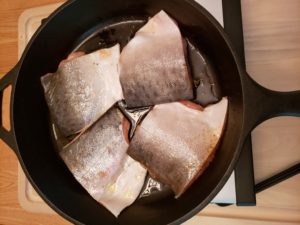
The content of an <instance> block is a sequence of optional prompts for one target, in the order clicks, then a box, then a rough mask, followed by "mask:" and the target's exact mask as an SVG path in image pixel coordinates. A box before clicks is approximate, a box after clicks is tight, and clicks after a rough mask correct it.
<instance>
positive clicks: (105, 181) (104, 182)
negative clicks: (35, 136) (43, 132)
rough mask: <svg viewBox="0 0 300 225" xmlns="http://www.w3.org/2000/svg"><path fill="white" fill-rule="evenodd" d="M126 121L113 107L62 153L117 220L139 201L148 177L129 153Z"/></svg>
mask: <svg viewBox="0 0 300 225" xmlns="http://www.w3.org/2000/svg"><path fill="white" fill-rule="evenodd" d="M124 120H125V117H124V116H123V114H122V113H121V112H120V111H119V110H118V109H117V108H115V107H113V108H111V109H110V110H109V111H108V112H107V113H105V114H104V115H103V116H102V117H101V118H100V119H99V120H98V121H97V122H96V123H94V124H93V125H92V126H91V127H90V128H88V129H87V130H86V131H84V132H83V133H82V134H80V135H79V136H77V137H76V138H75V139H74V140H73V141H72V142H71V143H69V144H68V145H66V146H65V147H64V148H63V149H62V150H61V151H60V152H59V154H60V156H61V158H62V159H63V161H64V162H65V164H66V165H67V167H68V168H69V170H70V171H71V173H72V174H73V175H74V177H75V178H76V180H77V181H78V182H79V183H80V184H81V185H82V186H83V187H84V188H85V189H86V190H87V192H88V193H89V194H90V195H91V196H92V197H93V198H94V199H95V200H96V201H98V202H99V203H101V204H102V205H103V206H104V207H106V208H107V209H108V210H109V211H110V212H111V213H112V214H114V215H115V216H116V217H117V216H118V215H119V214H120V212H121V211H122V210H123V209H125V208H126V207H127V206H129V205H130V204H132V203H133V202H134V201H135V199H136V198H137V197H138V195H139V193H140V191H141V189H142V187H143V184H144V180H145V176H146V173H147V170H146V169H145V168H144V167H143V166H142V165H141V164H140V163H139V162H137V161H135V160H133V159H132V158H131V157H129V156H128V155H127V153H126V151H127V148H128V143H127V141H126V138H125V136H124V135H125V134H124Z"/></svg>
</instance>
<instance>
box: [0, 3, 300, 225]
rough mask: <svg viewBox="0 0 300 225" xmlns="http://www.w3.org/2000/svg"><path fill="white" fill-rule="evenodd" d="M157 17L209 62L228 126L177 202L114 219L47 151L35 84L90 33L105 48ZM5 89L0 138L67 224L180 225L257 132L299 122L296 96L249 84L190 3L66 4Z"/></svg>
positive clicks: (160, 202) (148, 201)
mask: <svg viewBox="0 0 300 225" xmlns="http://www.w3.org/2000/svg"><path fill="white" fill-rule="evenodd" d="M161 9H163V10H165V11H166V12H167V13H168V14H169V15H171V16H172V17H173V18H174V19H175V20H176V21H177V22H178V23H179V26H180V28H181V30H182V33H183V34H184V35H185V36H186V37H188V38H190V39H192V40H193V41H194V42H195V43H196V45H199V46H201V48H202V49H204V51H205V53H206V54H207V55H208V56H209V57H210V59H211V61H212V62H213V64H214V66H215V69H216V70H217V72H218V74H219V81H220V84H221V86H222V92H223V94H224V95H226V96H228V99H229V111H228V119H227V126H226V129H225V132H224V136H223V139H222V142H221V144H220V147H219V150H218V152H217V154H216V157H215V159H214V160H213V162H212V163H211V165H210V166H209V168H208V169H207V170H206V171H205V172H204V174H203V175H202V176H201V177H200V178H199V179H198V180H197V181H196V182H195V183H194V184H193V185H192V186H191V188H189V189H188V190H187V191H186V193H185V194H183V195H182V197H180V198H179V199H177V200H175V199H174V197H173V196H172V195H167V196H164V197H161V198H157V197H155V196H149V197H147V198H143V199H139V200H138V201H137V202H136V203H134V204H133V205H132V206H130V207H129V208H128V209H126V210H125V211H124V212H122V213H121V215H120V216H119V218H118V219H116V218H114V216H113V215H112V214H110V213H109V212H108V211H107V210H105V209H104V207H102V206H101V205H100V204H98V203H97V202H96V201H94V200H93V199H92V198H91V197H90V196H89V195H88V194H87V193H86V192H85V190H84V189H83V188H82V187H81V186H80V184H79V183H77V181H76V180H75V179H74V178H73V177H72V175H71V173H70V172H69V171H68V170H67V168H66V166H65V165H64V163H63V162H62V161H61V160H60V159H59V158H58V156H57V155H56V153H55V151H54V150H53V143H52V141H51V138H50V137H51V135H50V130H49V124H48V108H47V105H46V102H45V100H44V95H43V90H42V86H41V84H40V77H41V76H42V75H44V74H45V73H48V72H51V71H55V70H56V68H57V66H58V64H59V62H60V61H61V60H62V59H64V58H65V57H66V55H67V54H68V53H69V52H70V51H72V50H74V48H76V43H77V45H78V43H81V42H82V41H84V38H85V37H83V36H82V35H83V34H85V35H88V34H89V32H90V30H91V29H92V28H94V27H96V26H98V29H101V26H102V29H105V27H108V28H109V29H111V31H109V32H108V33H107V35H106V37H104V42H107V43H109V44H111V43H110V42H112V40H115V39H117V40H119V41H122V40H123V41H124V42H126V41H128V39H129V38H130V35H131V34H130V32H128V29H127V28H126V27H128V26H129V27H130V24H136V22H137V21H140V20H141V18H142V19H143V20H146V19H147V17H148V16H152V15H154V14H155V13H157V12H158V11H159V10H161ZM114 27H115V28H114ZM122 28H124V29H122ZM125 28H126V29H125ZM92 30H93V29H92ZM126 30H127V31H126ZM114 38H115V39H114ZM153 47H155V46H153ZM9 85H12V94H11V108H10V110H11V111H10V121H11V130H10V131H7V130H5V129H4V128H3V127H2V126H1V128H0V137H1V138H2V139H3V140H4V141H5V142H6V143H7V144H8V145H9V146H10V147H11V148H12V149H13V150H14V151H15V153H16V155H17V156H18V159H19V161H20V163H21V165H22V168H23V170H24V172H25V174H26V175H27V177H28V179H29V180H30V182H31V184H32V185H33V187H34V188H35V189H36V190H37V192H38V193H39V194H40V195H41V197H42V198H43V199H44V200H45V201H46V202H47V203H48V204H49V205H50V206H51V207H52V208H53V209H54V210H55V211H56V212H58V213H59V214H60V215H62V216H63V217H65V218H66V219H68V220H70V221H71V222H73V223H82V224H105V225H109V224H130V225H135V224H136V225H140V224H143V225H147V224H151V225H152V224H156V225H158V224H169V223H171V224H179V223H182V222H183V221H185V220H187V219H189V218H190V217H191V216H193V215H195V214H196V213H197V212H199V211H200V210H201V209H202V208H203V207H205V206H206V205H207V204H208V203H209V202H210V201H211V200H212V199H213V197H214V196H215V195H216V194H217V193H218V192H219V191H220V189H221V188H222V187H223V185H224V184H225V182H226V181H227V179H228V178H229V176H230V174H231V173H232V170H233V168H234V166H235V163H236V161H237V159H238V156H239V153H240V150H241V148H242V146H243V143H244V141H245V139H246V137H247V135H248V134H249V132H250V131H251V130H252V129H253V128H254V127H255V126H256V125H257V124H259V123H260V122H262V121H263V120H266V119H268V118H271V117H275V116H280V115H290V116H299V115H300V92H299V91H297V92H288V93H281V92H275V91H271V90H268V89H265V88H263V87H261V86H260V85H258V84H257V83H256V82H254V81H253V80H252V79H251V78H250V77H249V76H248V75H247V74H246V73H245V71H244V70H243V69H242V66H241V65H240V62H239V61H238V59H237V57H236V54H235V51H234V49H233V48H232V45H231V44H230V42H229V40H228V38H227V36H226V34H225V33H224V31H223V29H222V28H221V26H220V25H219V24H218V23H217V22H216V20H215V19H214V18H213V17H212V16H211V15H210V14H209V13H208V12H207V11H206V10H204V9H203V8H202V7H201V6H200V5H198V4H197V3H196V2H194V1H193V0H169V1H167V0H126V1H124V0H110V1H104V0H95V1H87V0H85V1H81V0H73V1H69V2H67V3H65V4H64V5H63V6H61V7H60V8H59V9H58V10H56V11H55V12H54V13H53V14H52V15H51V16H50V17H49V18H48V19H47V21H46V22H45V23H44V24H43V25H42V26H41V27H40V28H39V30H38V31H37V32H36V34H35V35H34V37H33V38H32V39H31V41H30V43H29V44H28V46H27V48H26V50H25V52H24V54H23V56H22V58H21V59H20V61H19V62H18V63H17V65H16V66H15V68H14V69H12V70H11V71H10V72H9V73H8V74H6V75H5V76H4V77H3V78H2V79H1V81H0V90H2V91H3V89H5V88H6V87H7V86H9ZM2 91H1V95H2ZM0 97H1V100H2V96H0ZM0 105H1V104H0Z"/></svg>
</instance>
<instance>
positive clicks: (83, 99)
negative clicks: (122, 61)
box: [41, 44, 123, 136]
mask: <svg viewBox="0 0 300 225" xmlns="http://www.w3.org/2000/svg"><path fill="white" fill-rule="evenodd" d="M79 56H80V57H76V58H71V59H68V60H64V61H63V62H62V63H61V64H60V65H59V67H58V70H57V72H56V73H52V74H51V73H50V74H47V75H45V76H43V77H42V78H41V82H42V86H43V88H44V93H45V98H46V102H47V104H48V107H49V109H50V113H51V117H52V118H53V120H54V122H55V124H56V125H57V127H58V129H59V130H60V131H61V133H62V135H63V136H70V135H73V134H76V133H79V132H80V131H82V130H83V129H85V128H86V127H88V126H90V125H91V124H92V123H94V122H95V121H96V120H97V119H99V117H101V116H102V115H103V114H104V113H105V112H106V111H107V110H108V109H109V108H110V107H111V106H112V105H114V104H115V103H116V102H117V101H119V100H121V99H123V93H122V88H121V84H120V80H119V58H120V46H119V44H117V45H115V46H113V47H111V48H108V49H101V50H99V51H96V52H93V53H91V54H87V55H83V56H82V55H79Z"/></svg>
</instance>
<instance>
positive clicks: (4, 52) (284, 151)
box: [0, 0, 300, 225]
mask: <svg viewBox="0 0 300 225" xmlns="http://www.w3.org/2000/svg"><path fill="white" fill-rule="evenodd" d="M55 2H59V1H56V0H29V1H25V0H15V1H4V2H3V3H2V2H1V4H0V74H3V73H4V72H5V71H8V69H9V68H11V67H12V66H13V65H14V64H15V63H16V62H17V54H16V53H17V40H18V41H19V43H20V42H22V41H24V40H25V39H28V38H29V37H30V36H31V35H32V33H30V32H29V33H27V34H26V35H25V36H24V32H19V34H20V36H19V37H18V36H17V31H16V27H17V22H18V21H17V20H18V17H19V15H20V14H21V12H22V11H24V10H25V9H27V8H32V7H34V6H39V5H41V4H44V3H45V4H48V3H55ZM57 6H58V5H49V6H46V7H43V8H40V10H39V13H38V14H33V13H32V11H31V12H30V11H29V12H28V11H27V12H28V14H27V15H23V19H24V18H26V25H27V26H38V23H39V22H38V21H39V20H40V19H41V18H44V17H46V16H47V15H48V14H49V13H50V12H51V11H52V10H54V9H55V8H56V7H57ZM242 6H243V20H244V34H245V50H246V61H247V70H248V72H249V73H250V74H251V75H252V76H253V77H254V78H255V79H256V80H257V81H258V82H260V83H261V84H263V85H265V86H267V87H269V88H273V89H276V90H296V89H300V26H299V24H300V23H299V22H300V1H298V0H287V1H281V0H265V1H263V2H262V1H259V0H251V1H250V0H244V1H242ZM20 19H22V17H21V18H20ZM19 22H20V21H19ZM23 22H24V21H23ZM21 34H22V35H23V36H22V35H21ZM20 51H21V49H20ZM20 53H21V52H19V55H20ZM8 104H9V95H8V94H7V93H6V95H5V97H4V103H3V105H4V107H3V108H4V110H3V111H4V112H3V113H4V118H3V122H4V124H6V126H8V124H9V122H8V118H7V115H8V114H7V108H8ZM252 137H253V155H254V167H255V180H256V181H257V182H258V181H261V180H262V179H264V178H266V177H268V176H270V175H272V174H273V173H275V172H276V171H280V170H282V169H284V168H287V167H288V166H290V165H292V164H293V163H295V162H299V160H300V118H291V117H290V118H288V117H282V118H276V119H272V120H269V121H267V122H265V123H263V124H262V125H260V126H259V127H257V128H256V129H255V131H254V132H253V133H252ZM19 188H22V187H21V186H19ZM25 188H26V187H25ZM27 190H29V192H27V193H25V195H24V196H21V195H20V196H19V197H20V199H19V200H20V202H22V197H23V203H22V204H24V197H25V198H26V199H25V200H27V203H28V196H36V195H34V193H30V191H31V189H29V188H27ZM17 193H18V192H17V159H16V157H15V156H14V155H13V153H12V152H11V151H10V149H9V148H8V147H7V146H6V145H5V144H3V143H2V142H1V143H0V224H28V223H30V224H69V223H68V222H67V221H65V220H64V219H62V218H60V217H59V216H58V215H56V214H53V215H46V214H36V213H35V214H33V213H30V212H26V211H24V210H23V209H22V208H21V207H20V206H19V204H18V198H17ZM29 200H30V201H31V203H32V202H34V203H37V202H39V203H40V202H41V200H40V199H39V197H33V198H32V197H31V199H29ZM29 203H30V202H29ZM41 205H43V204H40V205H39V206H40V207H39V208H40V212H49V211H48V207H47V206H41ZM23 206H24V207H26V205H23ZM43 207H44V208H43ZM26 208H27V209H28V205H27V207H26ZM291 223H292V224H300V176H299V175H298V176H296V177H294V178H292V179H290V180H288V181H285V182H283V183H281V184H279V185H277V186H275V187H273V188H271V189H269V190H266V191H264V192H262V193H260V194H258V195H257V206H256V207H236V206H230V207H225V208H223V207H218V206H215V205H209V206H208V207H206V208H205V209H204V210H203V211H202V212H201V213H200V214H199V215H197V216H195V217H193V218H192V219H191V220H190V221H188V222H187V223H185V224H186V225H192V224H205V225H206V224H216V225H218V224H262V225H269V224H291Z"/></svg>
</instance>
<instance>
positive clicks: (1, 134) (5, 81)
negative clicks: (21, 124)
mask: <svg viewBox="0 0 300 225" xmlns="http://www.w3.org/2000/svg"><path fill="white" fill-rule="evenodd" d="M18 72H19V67H18V65H16V66H15V67H14V68H13V69H12V70H11V71H9V72H8V73H7V74H5V75H4V76H3V77H2V78H1V79H0V138H1V139H2V140H3V141H4V142H5V143H6V144H7V145H8V146H9V147H10V148H11V149H12V150H14V151H16V149H17V146H16V140H15V137H14V128H13V126H12V125H11V126H10V130H9V131H8V130H6V129H5V128H4V127H3V123H2V122H3V119H2V100H3V92H4V90H5V88H7V87H8V86H10V85H11V86H12V89H11V97H10V101H11V100H12V94H13V93H14V86H15V80H16V76H17V74H18ZM10 123H11V124H12V103H11V102H10Z"/></svg>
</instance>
